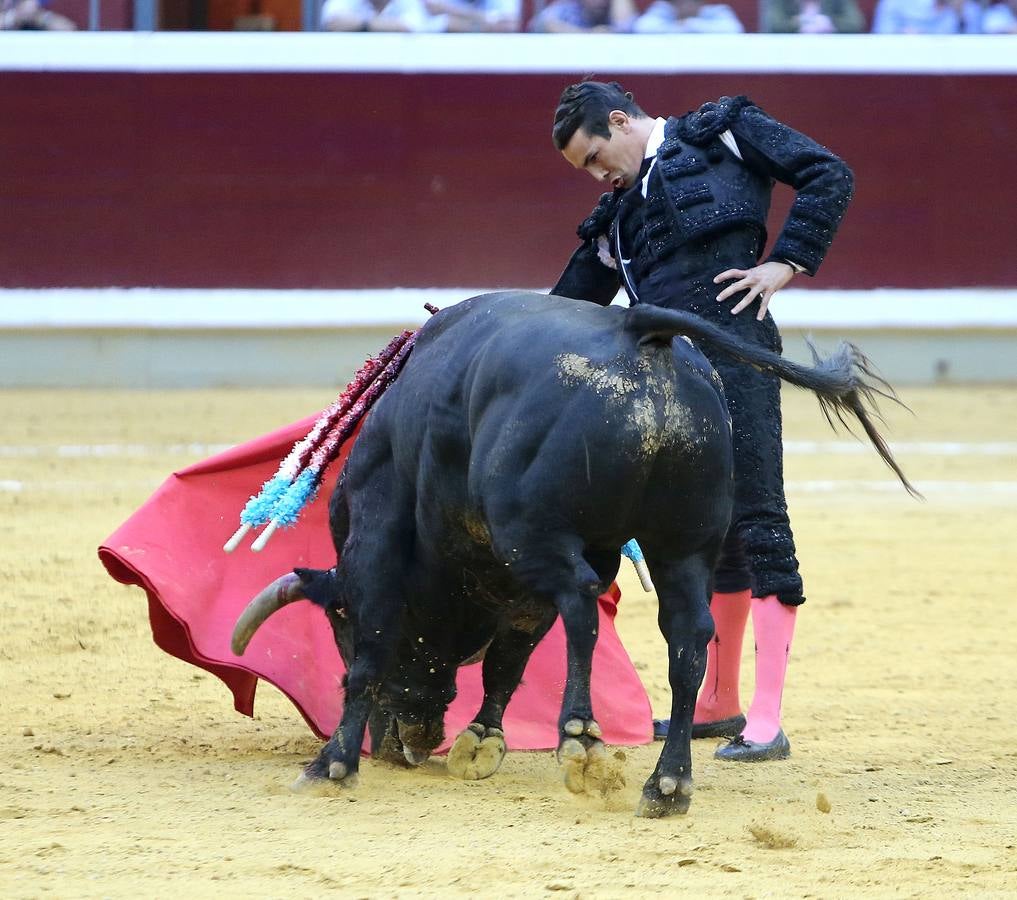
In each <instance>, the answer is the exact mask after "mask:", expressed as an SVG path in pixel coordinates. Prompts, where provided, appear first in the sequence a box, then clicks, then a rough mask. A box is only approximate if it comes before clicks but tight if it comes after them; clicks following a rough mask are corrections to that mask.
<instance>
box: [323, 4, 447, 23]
mask: <svg viewBox="0 0 1017 900" xmlns="http://www.w3.org/2000/svg"><path fill="white" fill-rule="evenodd" d="M446 24H447V22H446V19H445V17H444V16H433V15H431V14H430V13H429V12H428V11H427V8H426V7H425V6H424V0H325V5H324V6H323V7H322V8H321V27H322V29H323V30H325V31H444V30H445V27H446Z"/></svg>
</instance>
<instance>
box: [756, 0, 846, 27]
mask: <svg viewBox="0 0 1017 900" xmlns="http://www.w3.org/2000/svg"><path fill="white" fill-rule="evenodd" d="M762 13H763V23H762V28H761V30H762V31H767V32H773V33H779V34H856V33H858V32H860V31H865V30H866V25H865V16H864V15H863V14H862V11H861V9H859V7H858V4H857V2H855V0H763V9H762Z"/></svg>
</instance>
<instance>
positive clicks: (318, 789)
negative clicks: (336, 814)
mask: <svg viewBox="0 0 1017 900" xmlns="http://www.w3.org/2000/svg"><path fill="white" fill-rule="evenodd" d="M359 780H360V776H359V775H358V774H357V773H356V772H353V773H351V774H349V775H346V776H345V777H343V778H342V779H333V778H321V777H318V776H316V775H309V774H308V773H307V772H301V773H300V777H299V778H297V780H296V781H294V782H293V784H291V785H290V790H291V791H293V793H294V794H303V795H304V796H306V797H334V796H335V795H336V794H339V793H341V792H343V791H346V790H350V789H352V788H355V787H356V786H357V784H358V782H359Z"/></svg>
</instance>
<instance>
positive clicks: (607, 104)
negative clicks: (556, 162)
mask: <svg viewBox="0 0 1017 900" xmlns="http://www.w3.org/2000/svg"><path fill="white" fill-rule="evenodd" d="M614 109H620V110H621V111H622V112H624V113H628V115H630V116H632V117H633V118H636V119H642V118H644V117H645V116H646V113H644V112H643V111H642V109H640V108H639V104H638V103H636V101H635V100H633V99H632V94H630V93H628V92H627V91H626V90H625V89H624V88H623V87H622V86H621V85H620V84H618V82H617V81H611V82H607V83H605V82H603V81H581V82H579V84H570V85H569V86H568V87H567V88H565V90H564V91H562V93H561V97H560V98H559V100H558V108H557V109H556V110H555V111H554V128H552V130H551V139H552V140H553V141H554V145H555V147H557V148H558V149H559V150H564V149H565V146H566V145H567V144H568V142H569V141H571V140H572V135H574V134H575V133H576V132H577V131H578V130H579V129H580V128H582V129H583V131H585V132H586V133H587V134H588V135H590V136H591V137H592V136H594V135H598V136H600V137H603V138H609V137H611V130H610V128H609V127H608V122H607V117H608V116H609V115H610V114H611V110H614Z"/></svg>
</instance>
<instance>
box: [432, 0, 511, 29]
mask: <svg viewBox="0 0 1017 900" xmlns="http://www.w3.org/2000/svg"><path fill="white" fill-rule="evenodd" d="M425 3H426V4H427V11H428V12H429V13H431V15H433V16H441V17H444V18H445V21H446V23H447V24H446V27H445V30H446V31H459V32H461V31H518V30H519V24H520V20H521V7H522V3H521V2H520V0H425Z"/></svg>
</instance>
